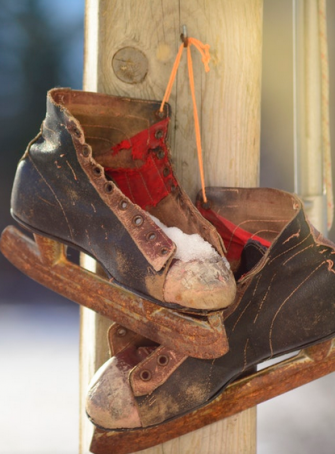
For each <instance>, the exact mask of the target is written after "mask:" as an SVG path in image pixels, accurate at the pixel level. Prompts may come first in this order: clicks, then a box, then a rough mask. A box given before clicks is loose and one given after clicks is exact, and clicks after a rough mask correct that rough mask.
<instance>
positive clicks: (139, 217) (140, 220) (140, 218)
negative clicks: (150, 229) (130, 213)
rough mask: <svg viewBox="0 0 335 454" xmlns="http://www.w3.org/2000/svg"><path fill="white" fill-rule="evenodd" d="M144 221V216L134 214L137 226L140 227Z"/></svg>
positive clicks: (134, 222)
mask: <svg viewBox="0 0 335 454" xmlns="http://www.w3.org/2000/svg"><path fill="white" fill-rule="evenodd" d="M143 222H144V219H143V218H142V216H139V215H137V216H134V217H133V224H135V225H136V227H140V226H141V225H142V224H143Z"/></svg>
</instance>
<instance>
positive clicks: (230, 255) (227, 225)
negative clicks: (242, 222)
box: [197, 203, 271, 262]
mask: <svg viewBox="0 0 335 454" xmlns="http://www.w3.org/2000/svg"><path fill="white" fill-rule="evenodd" d="M197 208H198V210H199V211H200V213H201V214H202V215H203V217H204V218H205V219H207V221H209V222H210V223H211V224H213V225H214V227H215V228H216V230H217V231H218V233H219V235H220V236H221V238H222V240H223V242H224V245H225V247H226V249H227V254H226V257H227V260H228V261H229V262H235V261H238V260H239V259H240V257H241V254H242V250H243V248H244V246H245V244H246V243H247V241H248V240H249V239H253V240H256V241H258V242H259V243H261V244H262V245H263V246H265V247H267V248H268V247H269V246H270V245H271V243H270V241H267V240H264V238H261V237H259V236H257V235H253V234H252V233H250V232H248V231H247V230H244V229H242V228H241V227H239V226H237V225H235V224H234V223H233V222H231V221H228V219H226V218H224V217H223V216H220V215H219V214H217V213H215V212H214V211H212V210H210V209H209V210H205V209H204V208H203V207H202V206H201V204H200V203H199V204H198V206H197Z"/></svg>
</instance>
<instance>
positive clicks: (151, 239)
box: [147, 232, 156, 241]
mask: <svg viewBox="0 0 335 454" xmlns="http://www.w3.org/2000/svg"><path fill="white" fill-rule="evenodd" d="M147 239H148V240H149V241H153V240H155V239H156V233H155V232H150V233H148V235H147Z"/></svg>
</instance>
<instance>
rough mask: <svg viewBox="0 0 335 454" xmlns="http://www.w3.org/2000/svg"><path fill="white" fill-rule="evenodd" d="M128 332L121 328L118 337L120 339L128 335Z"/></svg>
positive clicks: (117, 333) (117, 332)
mask: <svg viewBox="0 0 335 454" xmlns="http://www.w3.org/2000/svg"><path fill="white" fill-rule="evenodd" d="M127 332H128V331H127V330H126V328H123V327H120V328H119V329H118V330H117V331H116V335H117V336H119V337H124V336H125V335H126V334H127Z"/></svg>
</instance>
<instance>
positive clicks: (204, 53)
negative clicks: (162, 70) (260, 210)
mask: <svg viewBox="0 0 335 454" xmlns="http://www.w3.org/2000/svg"><path fill="white" fill-rule="evenodd" d="M181 38H182V40H183V43H182V44H181V45H180V47H179V50H178V53H177V56H176V59H175V61H174V64H173V67H172V71H171V75H170V79H169V82H168V84H167V87H166V90H165V94H164V97H163V100H162V103H161V106H160V109H159V111H160V112H163V109H164V105H165V103H166V102H168V100H169V97H170V94H171V91H172V87H173V83H174V81H175V78H176V75H177V71H178V67H179V63H180V59H181V56H182V53H183V50H184V48H186V50H187V66H188V75H189V82H190V89H191V95H192V102H193V117H194V130H195V139H196V144H197V154H198V163H199V172H200V180H201V190H202V198H203V201H204V203H206V202H207V197H206V191H205V177H204V165H203V160H202V147H201V134H200V126H199V116H198V110H197V103H196V99H195V88H194V74H193V64H192V54H191V46H192V45H193V46H194V47H195V48H196V49H197V50H198V51H199V52H200V54H201V57H202V59H201V60H202V62H203V64H204V67H205V71H206V72H208V71H209V65H208V63H209V60H210V58H211V57H210V53H209V45H208V44H203V43H202V42H201V41H199V40H198V39H196V38H185V37H183V35H182V36H181Z"/></svg>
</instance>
